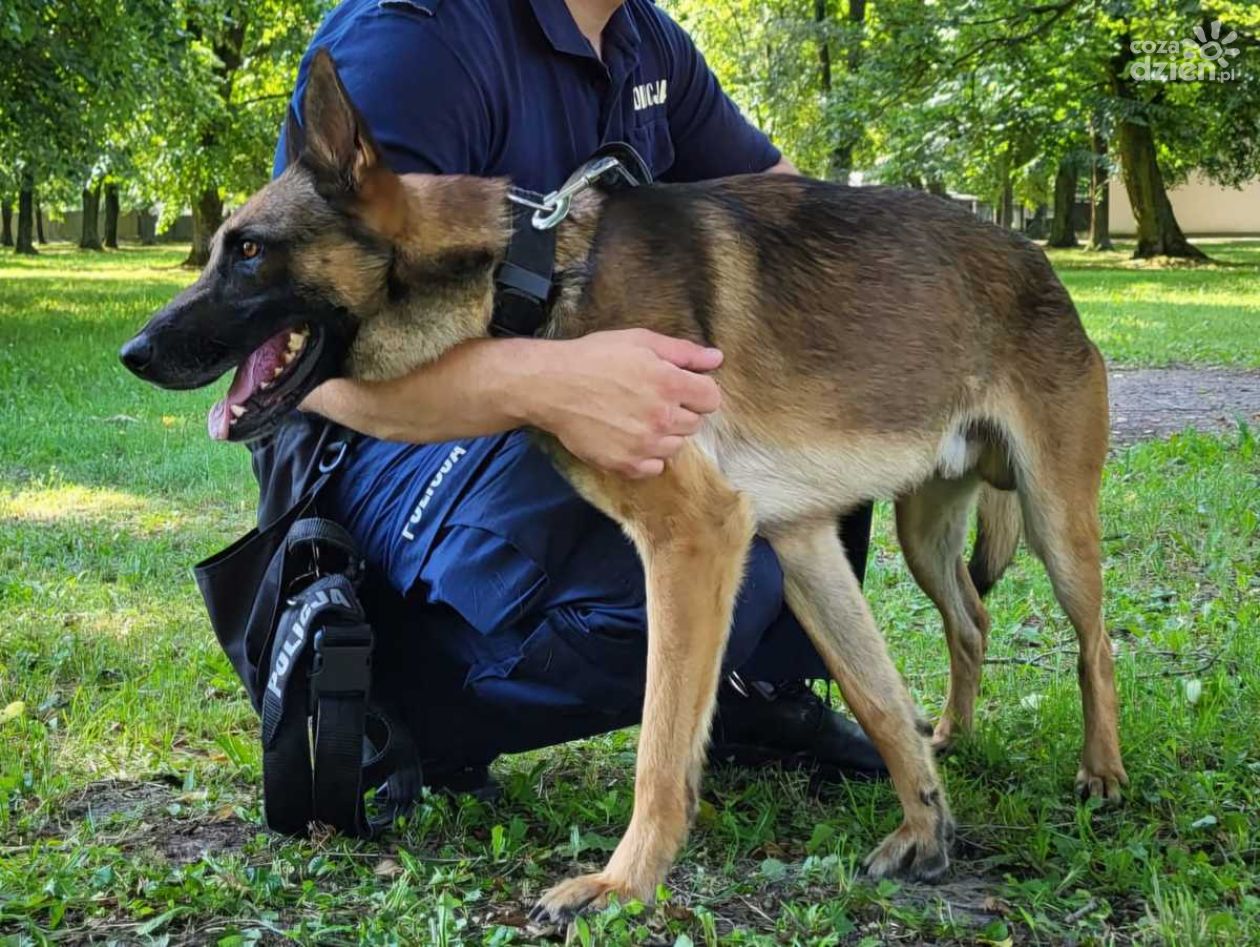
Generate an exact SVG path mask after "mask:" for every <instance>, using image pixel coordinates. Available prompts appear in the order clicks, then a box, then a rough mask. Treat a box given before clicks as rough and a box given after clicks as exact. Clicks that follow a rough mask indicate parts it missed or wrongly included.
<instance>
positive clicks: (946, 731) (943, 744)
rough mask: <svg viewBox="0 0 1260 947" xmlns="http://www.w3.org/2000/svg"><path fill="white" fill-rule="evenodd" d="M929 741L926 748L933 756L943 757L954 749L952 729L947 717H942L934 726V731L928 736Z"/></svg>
mask: <svg viewBox="0 0 1260 947" xmlns="http://www.w3.org/2000/svg"><path fill="white" fill-rule="evenodd" d="M930 737H931V739H930V740H929V741H928V746H930V747H931V748H932V753H933V755H934V756H944V755H945V754H946V753H948V752H949V751H950V750H951V749H953V747H954V740H955V737H954V727H953V724H952V722H951V721H950V720H949V718H947V717H942V718H941V719H940V720H939V721H938V722H937V724H936V729H935V730H933V731H932V733H931V734H930Z"/></svg>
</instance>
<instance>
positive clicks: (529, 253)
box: [490, 191, 556, 337]
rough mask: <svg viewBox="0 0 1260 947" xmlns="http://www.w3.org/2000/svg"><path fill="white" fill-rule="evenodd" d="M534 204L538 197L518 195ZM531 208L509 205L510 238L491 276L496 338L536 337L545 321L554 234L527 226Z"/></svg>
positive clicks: (554, 244) (526, 194) (492, 331)
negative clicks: (500, 261)
mask: <svg viewBox="0 0 1260 947" xmlns="http://www.w3.org/2000/svg"><path fill="white" fill-rule="evenodd" d="M517 193H520V194H522V195H524V196H526V197H528V198H529V199H531V200H534V201H541V200H542V195H540V194H533V193H530V192H528V191H518V192H517ZM533 216H534V210H533V208H530V207H526V206H523V205H521V204H513V205H512V237H511V239H510V240H509V241H508V246H507V254H506V255H505V256H504V258H503V262H502V263H500V264H499V268H498V269H497V270H496V271H495V274H494V315H493V316H492V317H491V320H490V334H491V335H495V336H500V337H517V336H523V337H528V336H532V335H536V334H537V332H538V330H539V329H541V328H542V326H543V323H544V322H546V321H547V309H548V306H549V304H550V301H551V277H552V275H553V271H554V269H555V265H556V232H555V230H554V229H548V230H539V229H538V228H536V227H534V226H533V225H532V224H531V223H530V219H531V218H532V217H533Z"/></svg>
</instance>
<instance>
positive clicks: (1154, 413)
mask: <svg viewBox="0 0 1260 947" xmlns="http://www.w3.org/2000/svg"><path fill="white" fill-rule="evenodd" d="M1110 378H1111V439H1112V443H1113V444H1117V445H1122V444H1132V443H1133V442H1134V441H1140V440H1146V439H1148V438H1153V437H1167V436H1168V435H1169V434H1173V433H1175V432H1177V431H1180V430H1182V429H1183V428H1185V427H1187V426H1190V427H1194V428H1197V429H1199V430H1200V431H1226V430H1231V429H1232V428H1233V427H1234V426H1235V424H1236V423H1237V421H1238V420H1239V419H1240V418H1241V419H1243V420H1245V421H1247V422H1249V423H1250V424H1252V425H1256V424H1260V371H1247V370H1238V369H1229V368H1113V369H1111V371H1110Z"/></svg>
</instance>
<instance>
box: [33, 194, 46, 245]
mask: <svg viewBox="0 0 1260 947" xmlns="http://www.w3.org/2000/svg"><path fill="white" fill-rule="evenodd" d="M35 239H36V240H38V241H39V242H40V244H41V245H43V244H46V243H47V242H48V238H47V237H45V236H44V205H43V204H41V203H40V202H39V201H36V202H35Z"/></svg>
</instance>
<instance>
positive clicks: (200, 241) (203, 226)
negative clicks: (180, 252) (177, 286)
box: [184, 187, 223, 267]
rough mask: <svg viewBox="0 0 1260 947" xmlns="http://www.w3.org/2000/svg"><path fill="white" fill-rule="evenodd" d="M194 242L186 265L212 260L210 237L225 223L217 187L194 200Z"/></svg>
mask: <svg viewBox="0 0 1260 947" xmlns="http://www.w3.org/2000/svg"><path fill="white" fill-rule="evenodd" d="M192 218H193V243H192V249H191V250H189V251H188V259H186V260H185V261H184V266H196V267H202V266H205V265H206V264H207V263H209V262H210V238H211V237H213V236H214V232H215V231H216V230H218V229H219V224H221V223H223V200H222V199H221V198H220V197H219V191H218V189H217V188H213V187H210V188H206V189H205V190H204V191H202V192H201V194H200V195H199V196H198V197H197V198H196V199H194V200H193V202H192Z"/></svg>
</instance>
